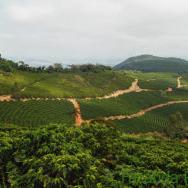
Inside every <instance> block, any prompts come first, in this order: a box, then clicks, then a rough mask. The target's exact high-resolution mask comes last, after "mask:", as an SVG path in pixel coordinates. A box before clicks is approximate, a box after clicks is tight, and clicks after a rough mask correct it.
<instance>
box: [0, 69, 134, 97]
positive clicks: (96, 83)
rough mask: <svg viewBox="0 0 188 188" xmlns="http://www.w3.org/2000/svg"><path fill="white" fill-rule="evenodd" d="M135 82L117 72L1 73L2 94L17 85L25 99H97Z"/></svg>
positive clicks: (10, 91) (7, 92)
mask: <svg viewBox="0 0 188 188" xmlns="http://www.w3.org/2000/svg"><path fill="white" fill-rule="evenodd" d="M133 80H134V79H133V78H132V77H128V76H126V75H125V74H124V73H123V72H114V71H106V72H100V73H51V74H48V73H30V72H22V71H16V72H14V73H9V74H7V73H6V74H5V73H1V74H0V86H1V91H0V94H1V95H3V94H11V93H12V89H13V88H14V87H15V83H16V84H17V87H18V89H19V93H20V95H21V96H24V97H77V98H83V97H94V96H102V95H105V94H108V93H111V92H112V91H114V90H117V89H123V88H128V87H129V86H130V85H131V82H132V81H133ZM23 88H25V89H24V91H21V90H22V89H23Z"/></svg>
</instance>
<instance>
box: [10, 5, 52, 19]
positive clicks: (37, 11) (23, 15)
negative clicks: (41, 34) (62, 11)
mask: <svg viewBox="0 0 188 188" xmlns="http://www.w3.org/2000/svg"><path fill="white" fill-rule="evenodd" d="M53 11H54V9H53V8H52V7H51V6H50V5H46V4H37V3H34V4H26V5H24V4H23V5H22V4H18V5H17V4H13V5H11V6H10V7H9V8H8V14H9V15H10V18H11V19H12V20H14V21H18V22H33V21H38V20H41V19H44V18H45V17H46V16H50V15H52V14H53Z"/></svg>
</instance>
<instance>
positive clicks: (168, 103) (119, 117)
mask: <svg viewBox="0 0 188 188" xmlns="http://www.w3.org/2000/svg"><path fill="white" fill-rule="evenodd" d="M181 103H188V100H186V101H169V102H167V103H163V104H158V105H154V106H151V107H149V108H146V109H144V110H140V111H139V112H137V113H134V114H131V115H117V116H109V117H101V118H97V119H90V120H85V121H84V122H85V123H90V122H92V121H95V120H103V121H113V120H122V119H133V118H137V117H140V116H143V115H144V114H145V113H147V112H150V111H153V110H156V109H158V108H163V107H165V106H170V105H173V104H181Z"/></svg>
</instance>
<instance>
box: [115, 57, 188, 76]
mask: <svg viewBox="0 0 188 188" xmlns="http://www.w3.org/2000/svg"><path fill="white" fill-rule="evenodd" d="M114 69H117V70H121V69H127V70H138V71H144V72H176V73H182V72H188V61H186V60H184V59H180V58H173V57H169V58H164V57H157V56H153V55H140V56H135V57H131V58H128V59H127V60H125V61H123V62H122V63H120V64H118V65H116V66H114Z"/></svg>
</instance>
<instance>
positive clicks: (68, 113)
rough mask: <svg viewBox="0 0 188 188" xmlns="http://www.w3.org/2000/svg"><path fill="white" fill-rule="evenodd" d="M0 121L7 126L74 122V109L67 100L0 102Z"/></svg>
mask: <svg viewBox="0 0 188 188" xmlns="http://www.w3.org/2000/svg"><path fill="white" fill-rule="evenodd" d="M0 123H2V124H4V125H5V126H6V125H7V126H8V125H9V124H15V125H20V126H38V125H45V124H51V123H70V124H73V123H74V109H73V106H72V104H71V103H69V102H67V101H27V102H21V101H17V102H0Z"/></svg>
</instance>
